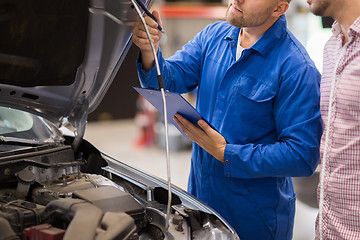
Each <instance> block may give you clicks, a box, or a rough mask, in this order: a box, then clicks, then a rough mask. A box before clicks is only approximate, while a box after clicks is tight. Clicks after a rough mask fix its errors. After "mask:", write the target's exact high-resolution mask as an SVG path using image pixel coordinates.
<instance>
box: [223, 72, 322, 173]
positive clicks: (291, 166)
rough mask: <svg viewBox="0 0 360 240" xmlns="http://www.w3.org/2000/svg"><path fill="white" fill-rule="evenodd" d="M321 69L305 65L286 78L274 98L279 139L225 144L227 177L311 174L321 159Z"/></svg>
mask: <svg viewBox="0 0 360 240" xmlns="http://www.w3.org/2000/svg"><path fill="white" fill-rule="evenodd" d="M320 79H321V76H320V73H319V72H318V71H317V69H316V68H315V67H310V66H306V67H303V68H300V69H299V70H298V71H297V72H295V73H294V74H292V75H291V77H289V78H288V79H286V80H285V81H284V82H283V83H282V84H281V87H280V90H279V93H278V95H277V97H276V100H275V101H274V118H275V122H276V131H277V133H278V141H276V142H275V143H272V144H244V145H241V144H227V146H226V148H225V154H224V159H225V160H224V174H225V176H227V177H238V178H259V177H301V176H311V175H312V174H313V173H314V171H315V169H316V166H317V164H318V162H319V159H320V154H319V147H320V139H321V135H322V132H323V123H322V119H321V115H320Z"/></svg>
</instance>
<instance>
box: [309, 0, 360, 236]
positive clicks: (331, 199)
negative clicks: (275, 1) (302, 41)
mask: <svg viewBox="0 0 360 240" xmlns="http://www.w3.org/2000/svg"><path fill="white" fill-rule="evenodd" d="M307 2H308V4H309V5H310V10H311V11H312V12H313V13H314V14H315V15H320V16H330V17H332V18H334V19H335V20H336V21H335V23H334V24H333V27H332V32H333V35H332V37H331V38H330V39H329V41H328V42H327V43H326V45H325V49H324V64H323V66H324V67H323V75H322V80H321V113H322V117H323V120H324V124H325V129H324V134H323V137H322V142H321V173H320V184H319V187H318V200H319V214H318V218H317V221H316V239H360V1H359V0H307Z"/></svg>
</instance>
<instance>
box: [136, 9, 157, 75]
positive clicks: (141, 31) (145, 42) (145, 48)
mask: <svg viewBox="0 0 360 240" xmlns="http://www.w3.org/2000/svg"><path fill="white" fill-rule="evenodd" d="M152 14H153V15H154V17H155V18H156V19H157V21H158V22H159V24H160V25H162V22H161V19H160V14H159V12H158V11H156V10H154V11H153V12H152ZM144 19H145V22H146V24H147V27H148V30H149V33H150V36H151V39H152V42H153V45H154V47H155V51H156V53H157V52H158V50H159V41H160V38H161V36H162V32H161V31H160V30H159V29H158V24H157V23H156V22H155V21H154V20H153V19H152V18H151V17H149V16H145V17H144ZM132 33H133V35H132V40H133V42H134V44H135V45H136V46H138V47H139V48H140V51H141V61H142V66H143V69H144V70H145V71H149V70H150V69H151V68H152V67H153V66H154V60H155V58H154V53H153V50H152V48H151V45H150V42H149V39H148V36H147V34H146V31H145V27H144V25H143V23H142V21H138V22H137V23H136V24H135V27H134V29H133V31H132Z"/></svg>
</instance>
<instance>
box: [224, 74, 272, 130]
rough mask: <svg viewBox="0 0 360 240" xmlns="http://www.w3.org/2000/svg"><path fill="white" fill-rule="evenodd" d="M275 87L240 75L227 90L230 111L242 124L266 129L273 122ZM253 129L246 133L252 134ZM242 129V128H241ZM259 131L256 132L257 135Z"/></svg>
mask: <svg viewBox="0 0 360 240" xmlns="http://www.w3.org/2000/svg"><path fill="white" fill-rule="evenodd" d="M277 92H278V91H277V89H276V88H274V87H273V86H270V85H267V84H265V83H263V82H261V81H258V80H257V79H254V78H252V77H240V78H239V79H238V80H237V81H236V83H235V84H234V86H233V88H232V89H231V90H230V92H229V97H230V109H229V110H230V112H232V114H233V115H232V116H233V117H235V118H237V119H240V120H241V122H242V123H243V125H242V126H241V127H242V128H244V126H253V127H255V128H256V129H257V130H260V129H267V128H269V127H270V126H273V125H274V124H275V123H274V121H275V120H274V101H275V98H276V95H277ZM257 130H255V129H252V130H250V129H249V130H248V131H250V132H248V133H247V134H254V131H257ZM243 131H244V130H243ZM258 134H260V133H256V134H255V135H258Z"/></svg>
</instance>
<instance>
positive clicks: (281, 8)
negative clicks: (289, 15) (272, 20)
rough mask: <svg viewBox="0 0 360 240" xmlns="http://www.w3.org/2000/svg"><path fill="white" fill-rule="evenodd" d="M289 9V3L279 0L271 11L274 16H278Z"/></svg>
mask: <svg viewBox="0 0 360 240" xmlns="http://www.w3.org/2000/svg"><path fill="white" fill-rule="evenodd" d="M288 9H289V3H288V2H287V1H285V0H280V1H279V2H278V3H277V6H276V7H275V10H274V11H273V16H274V17H280V16H281V15H283V14H284V13H285V12H286V11H287V10H288Z"/></svg>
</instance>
